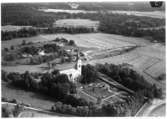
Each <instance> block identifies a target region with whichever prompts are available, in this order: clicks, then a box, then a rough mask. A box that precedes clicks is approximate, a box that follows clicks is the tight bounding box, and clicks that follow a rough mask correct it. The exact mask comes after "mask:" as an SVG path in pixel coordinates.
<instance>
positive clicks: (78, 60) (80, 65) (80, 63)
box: [76, 51, 82, 75]
mask: <svg viewBox="0 0 167 119" xmlns="http://www.w3.org/2000/svg"><path fill="white" fill-rule="evenodd" d="M79 53H80V52H79V51H78V56H77V64H76V69H77V70H78V71H79V73H80V75H81V74H82V60H81V59H80V55H79Z"/></svg>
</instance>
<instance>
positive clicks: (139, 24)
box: [2, 4, 165, 43]
mask: <svg viewBox="0 0 167 119" xmlns="http://www.w3.org/2000/svg"><path fill="white" fill-rule="evenodd" d="M38 8H39V6H38V5H31V4H2V25H9V24H10V25H29V26H35V27H45V28H47V29H46V30H42V31H40V32H39V33H59V32H67V33H89V32H92V30H88V29H85V28H76V29H74V28H72V29H71V28H70V29H67V28H61V29H57V28H56V29H55V28H53V23H54V22H55V20H58V19H65V18H81V19H82V18H84V19H91V20H98V21H100V26H99V32H104V33H111V34H119V35H125V36H135V37H145V38H147V39H148V40H151V41H154V40H156V41H158V42H163V43H164V42H165V28H161V29H147V30H142V28H150V27H153V28H154V27H162V26H164V25H165V19H157V18H149V17H141V16H140V17H139V16H133V15H120V14H112V13H105V12H101V11H99V12H98V13H87V14H83V13H78V14H69V13H45V12H42V11H38ZM37 31H38V29H37ZM37 31H36V32H37ZM6 34H7V33H2V40H8V39H12V38H15V37H16V36H17V37H22V36H20V35H11V34H12V33H9V34H7V35H6ZM14 34H15V33H14ZM18 34H19V33H18ZM23 34H28V35H24V36H34V35H36V33H35V31H34V32H33V33H32V32H30V33H23Z"/></svg>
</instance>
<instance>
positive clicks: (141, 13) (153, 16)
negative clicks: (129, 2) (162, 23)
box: [110, 10, 165, 19]
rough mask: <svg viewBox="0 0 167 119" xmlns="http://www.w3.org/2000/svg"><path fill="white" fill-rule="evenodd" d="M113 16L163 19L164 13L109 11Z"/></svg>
mask: <svg viewBox="0 0 167 119" xmlns="http://www.w3.org/2000/svg"><path fill="white" fill-rule="evenodd" d="M110 12H111V13H114V14H126V15H135V16H146V17H152V18H160V19H164V18H165V12H162V11H151V12H139V11H118V10H116V11H110Z"/></svg>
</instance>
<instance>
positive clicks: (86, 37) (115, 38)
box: [2, 33, 149, 48]
mask: <svg viewBox="0 0 167 119" xmlns="http://www.w3.org/2000/svg"><path fill="white" fill-rule="evenodd" d="M56 37H63V38H66V39H68V40H74V41H75V42H76V44H77V45H78V46H82V47H96V48H108V47H109V48H111V47H112V48H113V47H121V46H126V45H130V44H132V45H133V44H139V45H145V44H148V43H149V41H147V40H144V39H142V38H135V37H125V36H122V35H114V34H105V33H85V34H74V35H71V34H49V35H38V36H35V37H30V38H17V39H13V40H8V41H2V48H5V47H7V48H9V47H10V46H11V45H13V46H15V45H18V44H21V43H22V41H23V40H26V41H27V42H45V41H50V40H54V39H55V38H56ZM97 42H98V43H102V44H103V45H101V44H97ZM121 44H122V45H121ZM115 45H116V46H115ZM118 45H119V46H118ZM120 45H121V46H120Z"/></svg>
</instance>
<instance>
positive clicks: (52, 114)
mask: <svg viewBox="0 0 167 119" xmlns="http://www.w3.org/2000/svg"><path fill="white" fill-rule="evenodd" d="M1 105H11V106H16V105H17V104H15V103H9V102H1ZM24 109H27V110H32V111H35V112H40V113H43V114H46V115H50V116H54V117H55V116H57V117H70V116H71V115H67V114H60V113H56V112H51V111H48V110H44V109H40V108H34V107H28V106H24Z"/></svg>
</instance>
